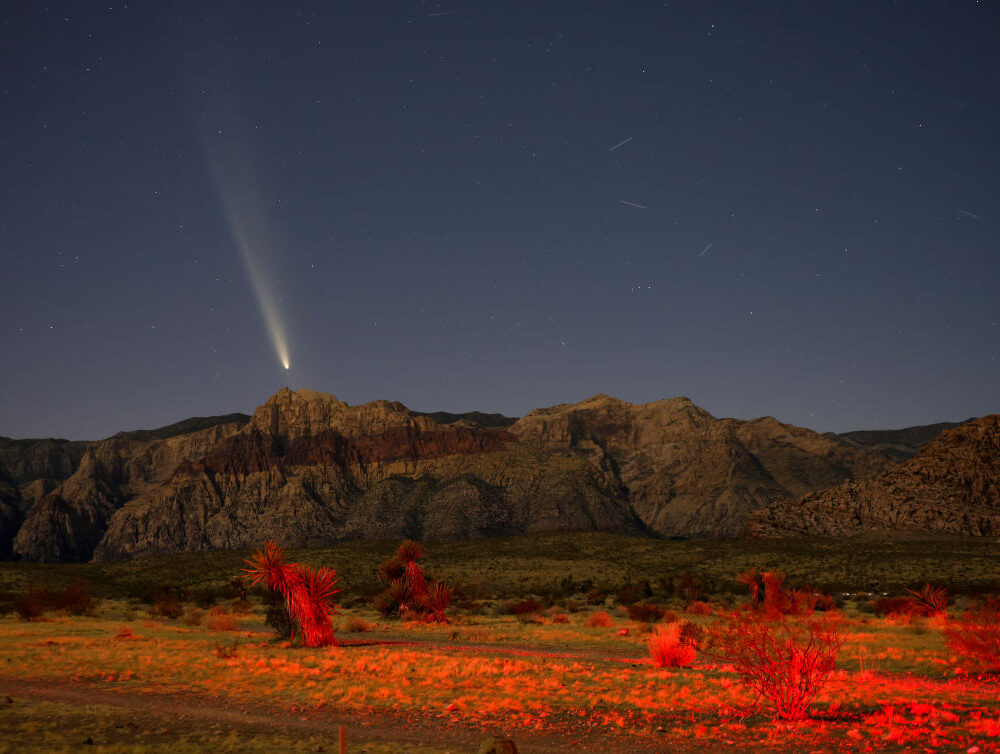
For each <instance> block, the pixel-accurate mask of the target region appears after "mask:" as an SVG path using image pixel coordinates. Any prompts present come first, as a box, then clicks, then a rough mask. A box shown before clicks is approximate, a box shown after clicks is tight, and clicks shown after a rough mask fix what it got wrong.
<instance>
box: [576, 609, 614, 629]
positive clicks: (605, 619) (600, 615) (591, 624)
mask: <svg viewBox="0 0 1000 754" xmlns="http://www.w3.org/2000/svg"><path fill="white" fill-rule="evenodd" d="M613 623H614V621H612V620H611V616H610V615H608V614H607V613H606V612H605V611H604V610H598V611H597V612H596V613H591V614H590V615H588V616H587V620H585V621H584V622H583V625H585V626H586V627H587V628H610V627H611V626H612V625H613Z"/></svg>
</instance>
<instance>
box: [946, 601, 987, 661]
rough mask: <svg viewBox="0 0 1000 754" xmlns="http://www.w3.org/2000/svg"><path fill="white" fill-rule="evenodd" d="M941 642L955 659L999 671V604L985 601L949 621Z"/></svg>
mask: <svg viewBox="0 0 1000 754" xmlns="http://www.w3.org/2000/svg"><path fill="white" fill-rule="evenodd" d="M944 640H945V644H947V646H948V649H949V650H951V651H952V652H954V653H955V654H956V655H961V656H962V657H968V658H970V659H972V660H975V661H976V662H978V663H980V664H982V665H985V666H986V667H988V668H989V669H990V670H994V671H996V670H1000V602H997V601H996V600H993V599H990V600H987V601H985V602H983V603H982V604H981V605H979V606H978V607H976V608H973V609H972V610H968V611H966V612H965V613H964V614H963V615H962V616H961V617H959V618H953V619H952V620H950V621H948V623H947V624H946V625H945V627H944Z"/></svg>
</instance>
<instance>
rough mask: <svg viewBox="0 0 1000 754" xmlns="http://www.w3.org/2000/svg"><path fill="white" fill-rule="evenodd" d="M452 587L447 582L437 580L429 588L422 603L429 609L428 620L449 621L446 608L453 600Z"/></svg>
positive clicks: (434, 621)
mask: <svg viewBox="0 0 1000 754" xmlns="http://www.w3.org/2000/svg"><path fill="white" fill-rule="evenodd" d="M451 592H452V589H451V587H450V586H448V585H447V584H442V583H441V582H436V583H434V584H431V585H430V586H429V587H428V588H427V592H426V593H425V594H424V596H423V599H422V600H421V603H422V605H423V607H424V609H425V610H426V611H427V620H428V621H429V622H432V623H448V622H449V621H448V616H447V615H446V614H445V610H447V609H448V604H449V603H450V602H451Z"/></svg>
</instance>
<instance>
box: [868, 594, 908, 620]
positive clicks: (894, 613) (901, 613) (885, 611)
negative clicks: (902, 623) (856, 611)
mask: <svg viewBox="0 0 1000 754" xmlns="http://www.w3.org/2000/svg"><path fill="white" fill-rule="evenodd" d="M872 610H874V611H875V615H877V616H878V617H880V618H885V617H887V616H891V617H895V618H910V617H913V616H914V615H916V614H917V613H919V612H920V607H919V605H917V602H916V600H914V599H913V598H912V597H879V598H878V599H877V600H875V601H874V602H873V603H872Z"/></svg>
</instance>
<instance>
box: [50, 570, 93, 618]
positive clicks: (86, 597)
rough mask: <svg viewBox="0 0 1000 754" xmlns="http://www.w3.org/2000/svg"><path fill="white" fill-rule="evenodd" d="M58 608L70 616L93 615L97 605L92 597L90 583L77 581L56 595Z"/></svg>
mask: <svg viewBox="0 0 1000 754" xmlns="http://www.w3.org/2000/svg"><path fill="white" fill-rule="evenodd" d="M56 607H57V608H58V609H60V610H63V611H65V612H67V613H69V614H70V615H92V614H93V613H94V609H95V607H96V606H95V604H94V600H93V598H92V597H91V596H90V582H89V581H87V580H86V579H77V580H76V581H74V582H72V583H70V584H67V585H66V588H65V589H64V590H63V591H62V593H61V594H57V595H56Z"/></svg>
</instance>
